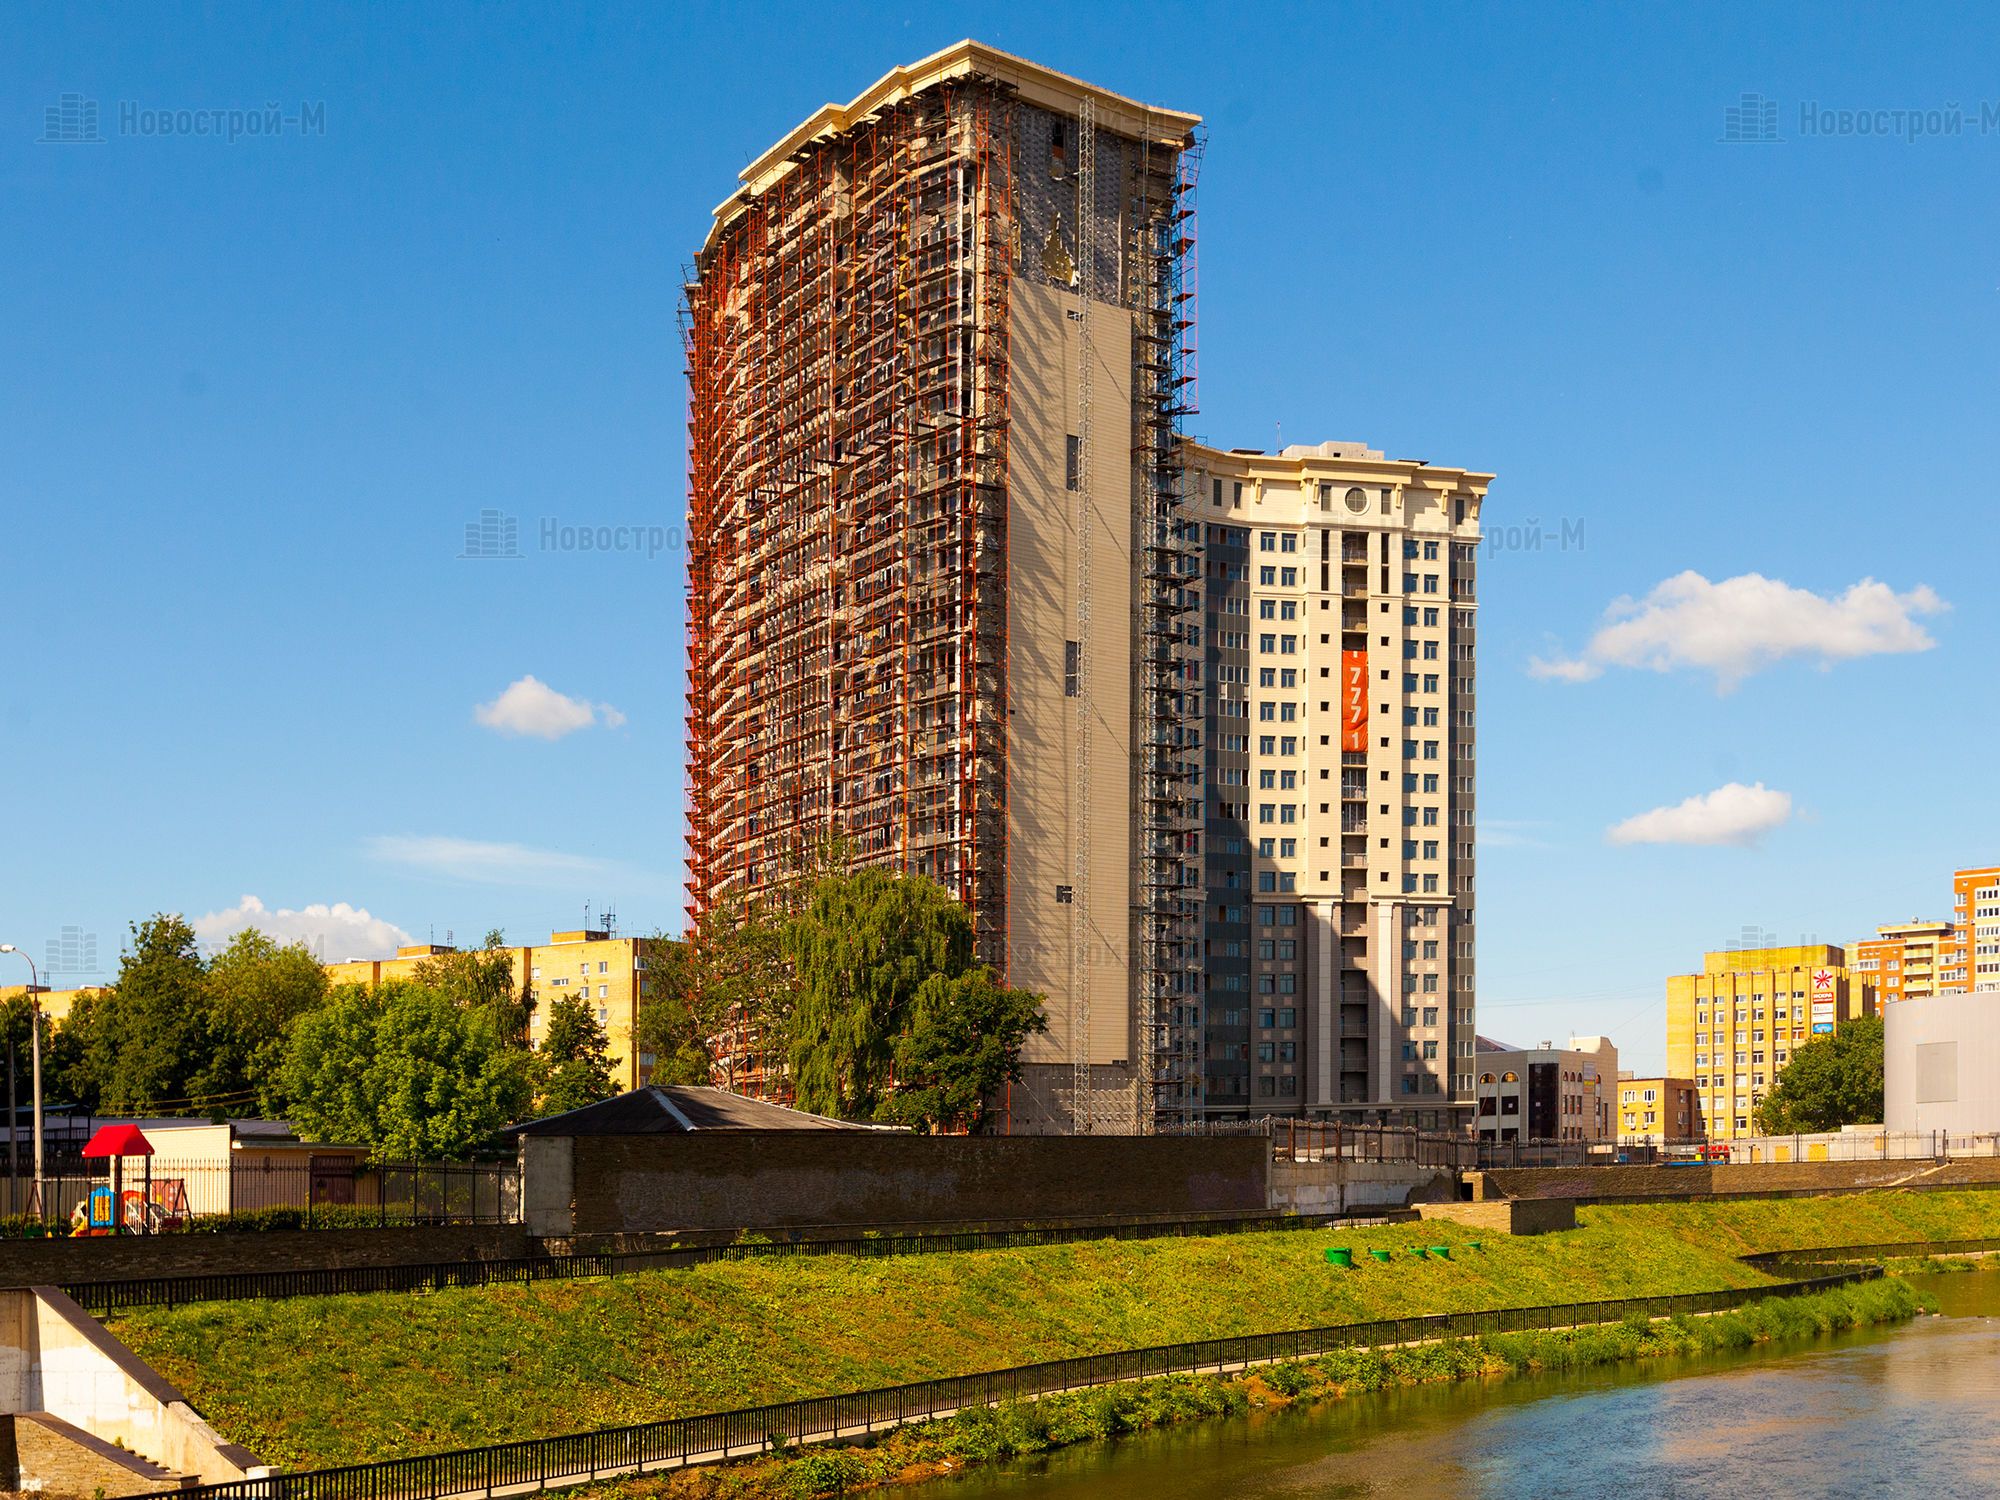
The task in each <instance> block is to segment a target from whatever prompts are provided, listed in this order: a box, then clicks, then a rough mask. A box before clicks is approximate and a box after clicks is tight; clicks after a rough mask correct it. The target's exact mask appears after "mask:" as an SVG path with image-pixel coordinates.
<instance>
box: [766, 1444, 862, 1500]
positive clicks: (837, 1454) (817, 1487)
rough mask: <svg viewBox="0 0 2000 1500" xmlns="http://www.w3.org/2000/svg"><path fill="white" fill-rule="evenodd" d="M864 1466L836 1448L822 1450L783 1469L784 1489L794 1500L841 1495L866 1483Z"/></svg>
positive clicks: (860, 1461) (858, 1459)
mask: <svg viewBox="0 0 2000 1500" xmlns="http://www.w3.org/2000/svg"><path fill="white" fill-rule="evenodd" d="M867 1478H868V1465H867V1464H865V1463H863V1462H862V1460H861V1459H860V1458H859V1457H857V1456H856V1455H854V1454H852V1453H849V1452H846V1451H845V1450H843V1449H840V1448H822V1449H818V1450H817V1451H815V1452H812V1453H808V1454H806V1455H804V1456H803V1457H801V1458H795V1459H793V1460H792V1461H791V1462H790V1463H789V1464H787V1465H785V1473H784V1481H783V1482H784V1489H785V1493H786V1494H787V1495H791V1496H795V1497H796V1500H816V1497H817V1496H820V1495H844V1494H846V1493H847V1491H848V1490H849V1489H851V1488H853V1487H854V1486H855V1485H857V1484H862V1483H864V1482H866V1480H867Z"/></svg>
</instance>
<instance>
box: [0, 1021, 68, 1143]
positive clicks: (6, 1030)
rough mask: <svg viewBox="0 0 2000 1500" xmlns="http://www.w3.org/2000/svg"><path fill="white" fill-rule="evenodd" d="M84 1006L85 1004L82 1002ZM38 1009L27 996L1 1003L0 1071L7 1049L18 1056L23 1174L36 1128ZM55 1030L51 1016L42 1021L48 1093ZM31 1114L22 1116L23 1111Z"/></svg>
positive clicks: (16, 1098)
mask: <svg viewBox="0 0 2000 1500" xmlns="http://www.w3.org/2000/svg"><path fill="white" fill-rule="evenodd" d="M79 1003H81V1002H79ZM33 1017H34V1007H33V1006H31V1005H30V1004H29V1003H28V997H27V996H26V995H15V996H13V997H12V998H11V999H9V1000H7V1001H5V1002H4V1003H0V1068H5V1067H6V1066H7V1049H8V1048H9V1047H12V1048H13V1056H14V1097H13V1100H12V1103H13V1107H14V1110H15V1115H14V1118H15V1119H16V1120H18V1121H19V1122H20V1124H21V1127H22V1129H21V1136H20V1142H21V1150H20V1155H19V1158H18V1160H19V1161H20V1163H21V1164H22V1167H21V1169H22V1170H23V1171H26V1170H28V1168H27V1165H26V1163H27V1162H28V1160H29V1157H28V1152H29V1150H30V1149H31V1148H30V1147H29V1146H28V1144H27V1143H28V1132H29V1131H30V1130H31V1129H32V1128H33V1121H34V1114H33V1108H34V1102H35V1085H34V1077H33V1074H32V1073H31V1071H30V1069H31V1067H32V1065H33V1063H32V1059H33V1049H32V1045H31V1044H32V1043H33V1041H34V1021H33ZM53 1033H54V1027H53V1026H52V1025H51V1024H50V1021H49V1019H48V1017H47V1016H44V1017H42V1081H43V1087H44V1088H45V1089H46V1088H47V1087H48V1086H49V1084H50V1082H51V1081H52V1080H53V1079H54V1078H55V1076H56V1074H55V1071H54V1063H53V1055H54V1042H53ZM24 1110H25V1111H27V1113H22V1111H24Z"/></svg>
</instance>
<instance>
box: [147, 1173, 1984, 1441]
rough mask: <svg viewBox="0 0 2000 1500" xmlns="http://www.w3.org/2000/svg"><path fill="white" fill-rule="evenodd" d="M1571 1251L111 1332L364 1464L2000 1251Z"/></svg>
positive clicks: (810, 1279) (211, 1403) (1704, 1245)
mask: <svg viewBox="0 0 2000 1500" xmlns="http://www.w3.org/2000/svg"><path fill="white" fill-rule="evenodd" d="M1581 1218H1582V1226H1581V1227H1580V1228H1579V1229H1578V1230H1576V1231H1575V1232H1574V1233H1570V1234H1561V1235H1551V1236H1544V1237H1538V1238H1533V1239H1519V1240H1514V1239H1506V1238H1488V1239H1486V1240H1485V1246H1486V1249H1485V1252H1484V1253H1483V1254H1478V1253H1471V1252H1466V1253H1462V1254H1460V1255H1459V1257H1458V1258H1457V1259H1454V1260H1453V1261H1451V1262H1449V1263H1441V1262H1437V1261H1415V1260H1410V1259H1407V1258H1399V1259H1398V1261H1397V1262H1396V1263H1395V1264H1394V1265H1393V1266H1391V1267H1386V1268H1384V1267H1377V1266H1374V1265H1372V1264H1371V1265H1367V1266H1366V1267H1364V1268H1363V1269H1361V1270H1359V1271H1356V1272H1352V1273H1341V1272H1336V1271H1333V1270H1332V1269H1330V1268H1329V1267H1328V1266H1327V1265H1326V1264H1325V1262H1324V1260H1323V1258H1322V1251H1323V1250H1324V1248H1325V1247H1326V1246H1327V1245H1329V1244H1333V1243H1344V1244H1350V1245H1352V1246H1354V1247H1355V1249H1356V1251H1357V1252H1360V1251H1362V1250H1365V1249H1366V1248H1368V1247H1370V1246H1376V1245H1385V1246H1394V1247H1404V1246H1408V1245H1412V1244H1452V1245H1460V1246H1462V1245H1463V1244H1464V1243H1465V1242H1466V1241H1467V1240H1470V1239H1474V1238H1478V1237H1479V1236H1478V1235H1477V1234H1476V1233H1475V1232H1472V1231H1467V1230H1462V1229H1459V1228H1456V1227H1455V1226H1449V1225H1444V1224H1437V1223H1433V1224H1428V1225H1424V1226H1422V1227H1421V1228H1419V1227H1417V1226H1410V1227H1393V1228H1382V1229H1372V1230H1356V1231H1350V1232H1345V1233H1339V1234H1333V1235H1329V1234H1327V1233H1323V1232H1322V1233H1297V1234H1292V1233H1287V1234H1252V1235H1240V1236H1225V1237H1220V1238H1215V1239H1201V1240H1152V1241H1138V1242H1118V1241H1101V1242H1097V1243H1094V1244H1088V1245H1074V1246H1060V1247H1050V1248H1045V1249H1036V1250H1004V1251H988V1252H981V1253H976V1254H962V1255H939V1256H924V1257H910V1258H907V1259H902V1260H883V1261H860V1260H845V1259H836V1258H826V1259H820V1258H812V1259H803V1258H802V1259H798V1260H783V1259H773V1260H764V1261H742V1262H736V1263H733V1264H728V1265H718V1266H706V1267H701V1268H698V1269H694V1270H687V1271H661V1272H652V1273H647V1274H643V1275H635V1276H629V1277H621V1278H619V1279H618V1280H616V1281H611V1282H547V1283H541V1284H538V1285H534V1286H524V1287H495V1288H483V1289H478V1290H466V1291H450V1292H440V1293H434V1294H430V1295H422V1296H411V1295H404V1294H389V1295H381V1296H366V1297H333V1298H312V1299H298V1300H292V1301H281V1302H223V1303H211V1304H207V1305H204V1306H199V1307H191V1308H182V1309H177V1310H174V1311H161V1312H148V1313H142V1314H131V1315H126V1316H123V1317H121V1318H119V1319H117V1320H116V1321H115V1322H114V1323H113V1324H112V1330H113V1332H115V1333H116V1334H117V1335H118V1336H119V1337H120V1338H122V1339H124V1340H125V1341H126V1342H127V1343H129V1344H130V1345H132V1346H133V1347H134V1348H135V1349H136V1350H137V1351H138V1352H139V1353H140V1354H141V1355H142V1356H143V1357H144V1358H145V1359H147V1360H149V1361H150V1362H151V1363H152V1364H153V1365H154V1366H155V1367H156V1368H158V1369H159V1370H161V1371H162V1372H163V1373H164V1374H165V1375H166V1376H167V1377H168V1378H169V1379H170V1380H172V1381H174V1382H175V1383H176V1384H178V1385H179V1386H180V1388H181V1389H182V1390H183V1391H185V1392H186V1393H187V1395H188V1397H189V1399H190V1400H192V1401H193V1403H194V1405H195V1406H196V1407H197V1408H198V1409H199V1410H200V1411H201V1412H202V1413H203V1414H204V1415H205V1416H206V1417H207V1418H208V1419H209V1421H210V1422H212V1423H213V1424H215V1426H217V1427H218V1428H219V1429H220V1430H221V1431H222V1432H223V1433H224V1434H226V1435H227V1436H228V1437H230V1438H231V1439H232V1440H234V1441H237V1442H241V1443H244V1444H246V1445H247V1446H249V1447H250V1448H251V1449H252V1450H253V1451H255V1452H257V1453H259V1454H260V1455H262V1456H263V1457H264V1458H265V1459H267V1460H269V1461H272V1462H276V1463H280V1464H283V1465H285V1466H287V1467H302V1466H320V1465H325V1464H329V1463H346V1462H360V1461H365V1460H369V1459H376V1458H387V1457H393V1456H396V1455H399V1454H405V1453H419V1452H425V1451H429V1450H435V1449H440V1448H451V1447H462V1446H472V1445H476V1444H483V1443H492V1442H499V1441H504V1440H506V1439H510V1438H518V1437H532V1436H539V1435H544V1434H548V1433H556V1432H570V1431H576V1430H579V1429H582V1428H587V1427H597V1426H609V1425H613V1424H617V1423H623V1422H637V1421H645V1420H648V1419H652V1418H657V1417H665V1416H674V1415H679V1414H683V1413H688V1412H697V1411H715V1410H720V1409H723V1408H727V1407H733V1406H747V1405H754V1404H756V1403H759V1402H764V1401H775V1400H783V1399H787V1398H789V1397H794V1396H803V1395H812V1394H818V1393H823V1392H828V1391H838V1390H854V1389H861V1388H865V1387H868V1386H876V1385H884V1384H892V1383H895V1382H897V1381H901V1380H910V1379H918V1378H922V1377H925V1376H931V1375H945V1374H959V1373H964V1372H967V1371H972V1370H980V1369H990V1368H994V1367H997V1366H1004V1365H1011V1364H1021V1363H1027V1362H1030V1361H1034V1360H1038V1359H1049V1358H1055V1357H1058V1356H1062V1355H1069V1354H1080V1353H1087V1352H1091V1351H1098V1350H1109V1349H1122V1348H1131V1347H1135V1346H1140V1345H1148V1344H1160V1343H1168V1342H1172V1341H1175V1340H1180V1339H1200V1338H1215V1337H1222V1336H1226V1335H1229V1334H1235V1333H1249V1332H1259V1331H1263V1330H1268V1329H1282V1328H1296V1327H1305V1326H1310V1325H1313V1324H1319V1323H1339V1322H1348V1321H1354V1320H1360V1319H1367V1318H1375V1317H1389V1316H1397V1315H1403V1314H1409V1313H1421V1312H1442V1311H1455V1310H1462V1309H1466V1308H1484V1307H1501V1306H1515V1305H1520V1304H1524V1303H1541V1302H1554V1301H1560V1300H1567V1299H1571V1298H1575V1299H1579V1300H1581V1299H1588V1298H1599V1297H1618V1296H1627V1295H1639V1294H1644V1293H1652V1294H1659V1293H1665V1292H1675V1291H1695V1290H1706V1289H1711V1288H1717V1287H1727V1286H1751V1285H1757V1284H1759V1283H1761V1282H1763V1281H1764V1280H1765V1279H1766V1278H1764V1277H1762V1276H1760V1275H1758V1274H1757V1273H1756V1272H1753V1271H1751V1270H1749V1269H1748V1268H1746V1267H1744V1266H1742V1265H1740V1264H1738V1263H1737V1262H1736V1260H1735V1259H1734V1257H1735V1256H1737V1255H1739V1254H1741V1253H1743V1252H1744V1251H1746V1250H1753V1249H1757V1250H1763V1249H1779V1248H1785V1247H1790V1246H1801V1245H1819V1244H1837V1243H1843V1242H1849V1243H1852V1242H1862V1241H1885V1240H1901V1239H1925V1238H1933V1237H1947V1236H1949V1237H1961V1236H1980V1235H2000V1192H1985V1193H1981V1192H1969V1193H1939V1194H1907V1195H1905V1194H1896V1195H1880V1196H1869V1197H1857V1198H1834V1199H1819V1200H1805V1201H1784V1202H1770V1203H1735V1204H1713V1205H1678V1204H1676V1205H1661V1206H1659V1207H1637V1208H1603V1209H1586V1210H1584V1211H1583V1213H1582V1215H1581Z"/></svg>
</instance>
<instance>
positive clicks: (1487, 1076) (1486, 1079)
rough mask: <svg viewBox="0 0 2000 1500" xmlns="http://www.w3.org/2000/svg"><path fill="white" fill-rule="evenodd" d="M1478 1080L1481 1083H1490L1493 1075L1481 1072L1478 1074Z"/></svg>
mask: <svg viewBox="0 0 2000 1500" xmlns="http://www.w3.org/2000/svg"><path fill="white" fill-rule="evenodd" d="M1479 1081H1480V1082H1481V1083H1491V1082H1492V1081H1493V1075H1492V1074H1491V1073H1481V1074H1480V1075H1479Z"/></svg>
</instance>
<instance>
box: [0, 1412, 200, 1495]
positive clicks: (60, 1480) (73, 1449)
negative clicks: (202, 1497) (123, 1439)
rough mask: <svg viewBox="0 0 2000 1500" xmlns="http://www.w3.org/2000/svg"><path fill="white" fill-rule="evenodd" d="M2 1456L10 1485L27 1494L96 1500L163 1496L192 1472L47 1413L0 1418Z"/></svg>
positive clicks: (187, 1480)
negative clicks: (164, 1464) (167, 1466)
mask: <svg viewBox="0 0 2000 1500" xmlns="http://www.w3.org/2000/svg"><path fill="white" fill-rule="evenodd" d="M0 1427H4V1429H5V1432H6V1450H7V1451H6V1452H5V1453H4V1455H0V1458H4V1463H5V1466H6V1472H7V1474H9V1475H11V1476H12V1488H14V1489H15V1490H17V1491H21V1492H23V1493H28V1494H41V1495H48V1496H52V1497H62V1500H94V1497H97V1496H102V1495H163V1494H167V1493H169V1492H171V1491H174V1490H179V1489H184V1488H186V1487H188V1486H189V1485H191V1484H192V1483H193V1482H194V1481H193V1478H192V1476H189V1475H182V1474H171V1473H169V1472H167V1470H165V1469H163V1468H161V1467H160V1466H159V1465H158V1464H156V1463H153V1462H151V1461H150V1460H148V1459H144V1458H141V1457H139V1455H138V1454H136V1453H128V1452H126V1451H125V1450H124V1449H123V1448H120V1447H119V1446H118V1445H117V1444H115V1443H107V1442H105V1441H104V1439H102V1438H99V1437H92V1436H91V1435H90V1434H89V1433H87V1432H85V1431H84V1430H83V1429H82V1428H80V1427H76V1426H73V1425H71V1424H70V1423H68V1422H65V1421H64V1420H63V1419H62V1418H61V1417H55V1416H51V1415H49V1413H47V1412H45V1411H31V1412H19V1413H16V1414H15V1415H13V1416H7V1417H0Z"/></svg>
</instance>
